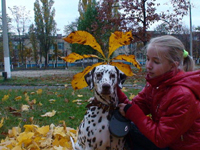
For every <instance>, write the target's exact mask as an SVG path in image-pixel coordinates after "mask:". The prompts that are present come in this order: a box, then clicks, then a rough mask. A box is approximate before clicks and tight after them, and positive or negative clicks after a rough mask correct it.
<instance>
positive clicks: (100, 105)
mask: <svg viewBox="0 0 200 150" xmlns="http://www.w3.org/2000/svg"><path fill="white" fill-rule="evenodd" d="M91 106H97V107H98V108H101V109H103V113H104V112H106V111H112V110H115V109H116V107H115V106H111V105H106V104H103V103H101V102H99V101H98V100H97V99H96V98H95V99H94V100H92V101H91V102H90V103H89V104H88V105H87V106H86V108H90V107H91Z"/></svg>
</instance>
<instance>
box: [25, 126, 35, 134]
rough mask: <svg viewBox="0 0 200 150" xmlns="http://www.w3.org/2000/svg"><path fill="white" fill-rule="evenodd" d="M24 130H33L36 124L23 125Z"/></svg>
mask: <svg viewBox="0 0 200 150" xmlns="http://www.w3.org/2000/svg"><path fill="white" fill-rule="evenodd" d="M24 128H25V132H35V130H36V129H37V128H38V126H37V125H24Z"/></svg>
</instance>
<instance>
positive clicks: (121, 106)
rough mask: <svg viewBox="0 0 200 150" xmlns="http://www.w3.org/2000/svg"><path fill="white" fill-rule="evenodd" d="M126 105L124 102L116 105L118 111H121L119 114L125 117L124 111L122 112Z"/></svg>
mask: <svg viewBox="0 0 200 150" xmlns="http://www.w3.org/2000/svg"><path fill="white" fill-rule="evenodd" d="M125 106H126V104H124V103H120V104H119V105H118V107H119V112H120V113H121V115H122V116H124V117H125V112H124V107H125Z"/></svg>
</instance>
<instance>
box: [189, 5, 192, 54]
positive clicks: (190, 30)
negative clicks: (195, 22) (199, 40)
mask: <svg viewBox="0 0 200 150" xmlns="http://www.w3.org/2000/svg"><path fill="white" fill-rule="evenodd" d="M189 3H190V5H189V13H190V56H191V57H193V54H192V11H191V2H190V1H189Z"/></svg>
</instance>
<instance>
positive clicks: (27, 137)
mask: <svg viewBox="0 0 200 150" xmlns="http://www.w3.org/2000/svg"><path fill="white" fill-rule="evenodd" d="M33 136H34V133H33V132H23V133H20V134H19V136H18V137H17V141H18V142H19V145H21V144H22V143H23V144H25V145H28V144H30V143H31V138H32V137H33Z"/></svg>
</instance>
